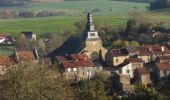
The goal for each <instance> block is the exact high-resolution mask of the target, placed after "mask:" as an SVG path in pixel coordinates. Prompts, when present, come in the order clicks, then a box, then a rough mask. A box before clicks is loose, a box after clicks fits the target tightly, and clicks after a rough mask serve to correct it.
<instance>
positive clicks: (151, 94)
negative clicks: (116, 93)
mask: <svg viewBox="0 0 170 100" xmlns="http://www.w3.org/2000/svg"><path fill="white" fill-rule="evenodd" d="M123 100H159V97H158V93H157V92H156V90H155V89H154V88H149V87H147V86H145V85H142V84H139V85H136V87H135V90H134V91H133V92H132V93H130V94H128V96H127V95H126V96H123Z"/></svg>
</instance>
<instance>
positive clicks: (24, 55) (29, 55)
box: [17, 51, 36, 60]
mask: <svg viewBox="0 0 170 100" xmlns="http://www.w3.org/2000/svg"><path fill="white" fill-rule="evenodd" d="M17 54H18V57H19V60H35V59H36V57H35V56H34V53H33V51H18V52H17Z"/></svg>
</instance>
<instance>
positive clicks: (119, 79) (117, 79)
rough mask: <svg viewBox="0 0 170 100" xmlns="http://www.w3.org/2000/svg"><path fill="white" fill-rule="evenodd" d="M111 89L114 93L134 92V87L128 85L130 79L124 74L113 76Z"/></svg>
mask: <svg viewBox="0 0 170 100" xmlns="http://www.w3.org/2000/svg"><path fill="white" fill-rule="evenodd" d="M113 81H114V83H113V88H114V90H115V91H126V92H130V91H132V90H134V85H132V84H131V83H130V78H129V77H128V76H127V75H124V74H116V73H115V74H114V75H113Z"/></svg>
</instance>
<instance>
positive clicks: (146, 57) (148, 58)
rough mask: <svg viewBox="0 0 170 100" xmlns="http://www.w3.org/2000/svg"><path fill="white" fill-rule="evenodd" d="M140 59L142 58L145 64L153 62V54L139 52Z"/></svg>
mask: <svg viewBox="0 0 170 100" xmlns="http://www.w3.org/2000/svg"><path fill="white" fill-rule="evenodd" d="M138 58H142V60H143V61H144V63H148V62H150V61H151V54H150V53H149V52H148V51H139V53H138Z"/></svg>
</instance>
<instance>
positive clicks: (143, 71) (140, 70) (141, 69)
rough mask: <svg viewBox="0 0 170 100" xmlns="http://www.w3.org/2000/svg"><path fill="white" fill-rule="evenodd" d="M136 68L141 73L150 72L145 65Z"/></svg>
mask: <svg viewBox="0 0 170 100" xmlns="http://www.w3.org/2000/svg"><path fill="white" fill-rule="evenodd" d="M137 70H138V72H139V73H140V74H141V75H145V74H150V72H149V70H147V68H145V67H140V68H137Z"/></svg>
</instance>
